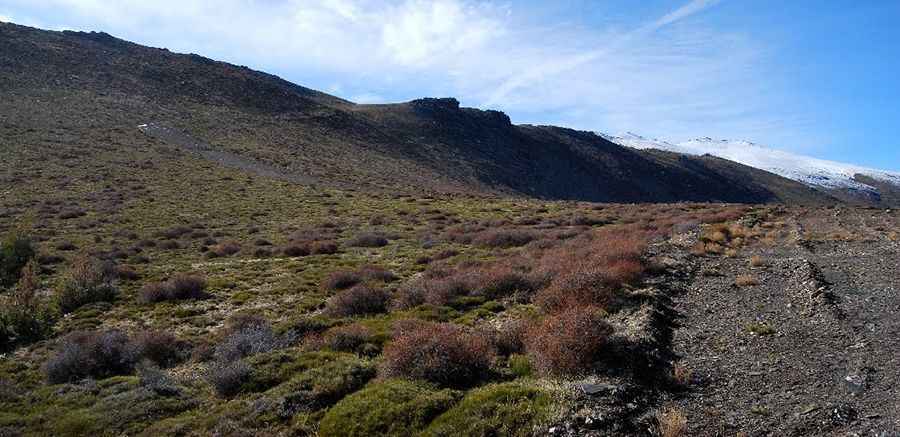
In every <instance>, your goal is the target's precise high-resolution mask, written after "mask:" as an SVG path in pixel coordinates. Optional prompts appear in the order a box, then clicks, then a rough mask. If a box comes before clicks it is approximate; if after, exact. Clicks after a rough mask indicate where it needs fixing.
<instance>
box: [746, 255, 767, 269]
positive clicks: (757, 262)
mask: <svg viewBox="0 0 900 437" xmlns="http://www.w3.org/2000/svg"><path fill="white" fill-rule="evenodd" d="M765 265H766V260H765V259H763V257H761V256H759V255H753V256H751V257H750V266H751V267H763V266H765Z"/></svg>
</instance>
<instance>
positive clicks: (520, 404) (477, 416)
mask: <svg viewBox="0 0 900 437" xmlns="http://www.w3.org/2000/svg"><path fill="white" fill-rule="evenodd" d="M552 405H553V399H552V397H551V396H550V394H549V393H548V392H546V391H545V390H542V389H539V388H535V387H529V386H526V385H523V384H519V383H514V382H513V383H504V384H495V385H489V386H486V387H482V388H479V389H476V390H473V391H472V392H470V393H469V394H468V395H466V397H465V398H463V400H462V401H461V402H460V403H458V404H457V405H456V406H455V407H453V408H451V409H450V410H448V411H447V412H446V413H444V414H442V415H440V416H439V417H438V418H437V419H435V420H434V421H433V422H432V423H431V425H430V426H429V427H428V428H427V429H426V430H425V432H424V433H423V434H422V435H424V436H442V437H444V436H473V437H475V436H500V435H502V436H531V435H536V434H537V432H536V431H537V428H538V427H540V426H541V425H543V424H544V423H546V422H547V421H548V420H549V419H550V418H551V416H552V411H553V409H552Z"/></svg>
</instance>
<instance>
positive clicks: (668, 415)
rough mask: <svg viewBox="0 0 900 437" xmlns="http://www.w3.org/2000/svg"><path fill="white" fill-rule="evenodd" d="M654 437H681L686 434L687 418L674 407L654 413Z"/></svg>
mask: <svg viewBox="0 0 900 437" xmlns="http://www.w3.org/2000/svg"><path fill="white" fill-rule="evenodd" d="M654 419H655V422H656V435H658V436H660V437H681V436H683V435H685V433H686V432H687V417H685V415H684V413H683V412H682V411H681V410H679V409H677V408H674V407H669V408H666V409H663V410H660V411H658V412H656V414H655V415H654Z"/></svg>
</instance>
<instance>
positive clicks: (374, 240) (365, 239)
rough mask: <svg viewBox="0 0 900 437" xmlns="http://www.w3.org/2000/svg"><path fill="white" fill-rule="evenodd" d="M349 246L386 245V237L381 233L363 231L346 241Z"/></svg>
mask: <svg viewBox="0 0 900 437" xmlns="http://www.w3.org/2000/svg"><path fill="white" fill-rule="evenodd" d="M347 245H348V246H350V247H384V246H387V245H388V239H387V238H385V237H384V236H383V235H379V234H373V233H364V234H360V235H357V236H356V237H353V238H351V239H350V240H349V241H347Z"/></svg>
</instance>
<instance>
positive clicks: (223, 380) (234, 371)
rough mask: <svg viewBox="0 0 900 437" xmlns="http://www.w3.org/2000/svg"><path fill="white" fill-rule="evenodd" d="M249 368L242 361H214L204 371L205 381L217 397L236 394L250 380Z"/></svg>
mask: <svg viewBox="0 0 900 437" xmlns="http://www.w3.org/2000/svg"><path fill="white" fill-rule="evenodd" d="M250 374H251V370H250V366H249V365H248V364H247V363H245V362H244V361H243V360H237V361H230V362H229V361H218V360H217V361H215V362H213V363H211V364H210V365H209V367H207V369H206V374H205V375H204V376H205V379H206V381H207V382H209V383H210V384H211V385H212V386H213V389H214V390H215V391H216V393H217V394H218V395H219V396H222V397H226V398H227V397H231V396H234V395H236V394H238V393H239V392H240V390H241V386H242V385H244V383H245V382H246V381H247V380H248V379H249V378H250Z"/></svg>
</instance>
